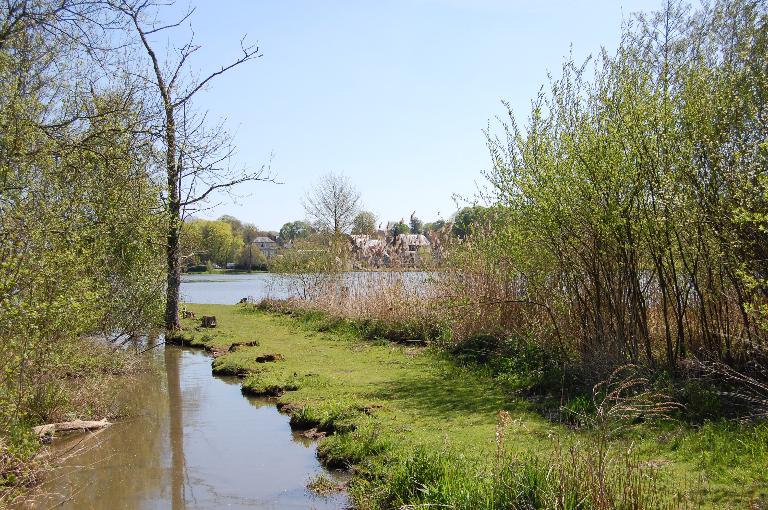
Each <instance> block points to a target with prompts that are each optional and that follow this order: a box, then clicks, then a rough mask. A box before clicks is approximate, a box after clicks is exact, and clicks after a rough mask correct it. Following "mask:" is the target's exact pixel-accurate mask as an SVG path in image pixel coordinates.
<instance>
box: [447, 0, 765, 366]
mask: <svg viewBox="0 0 768 510" xmlns="http://www.w3.org/2000/svg"><path fill="white" fill-rule="evenodd" d="M766 24H768V14H767V9H766V2H762V1H758V2H755V1H746V0H729V1H725V0H723V1H719V2H715V3H714V4H713V5H712V6H710V7H709V8H707V9H701V10H699V11H696V12H694V11H688V10H685V9H684V8H683V6H682V5H681V4H678V3H676V2H670V3H669V5H668V6H667V9H665V10H664V11H662V12H659V13H657V14H655V15H653V16H649V17H642V16H640V17H636V18H634V20H633V21H632V22H630V23H629V24H627V26H626V27H625V29H624V33H623V37H622V43H621V45H620V47H619V49H618V50H617V52H616V53H615V54H613V55H609V54H608V53H607V52H605V51H604V52H602V53H601V54H600V55H599V56H598V57H597V58H595V59H594V60H591V61H589V62H587V63H586V64H584V65H582V66H579V65H576V64H574V63H573V62H570V61H569V62H566V63H565V64H564V66H563V70H562V75H561V76H560V77H559V78H558V79H555V80H553V81H552V82H551V83H550V87H549V89H548V90H546V91H543V92H542V93H541V94H540V95H539V97H538V98H537V99H536V100H535V101H534V103H533V109H532V111H531V114H530V116H529V118H528V122H527V124H526V125H525V127H521V126H519V125H518V124H517V123H516V121H515V117H514V114H513V112H511V111H510V112H509V118H508V120H507V121H506V122H503V123H502V133H501V134H500V135H493V134H491V133H489V135H488V146H489V148H490V153H491V156H492V162H493V166H492V168H491V169H490V170H489V171H488V172H487V178H488V182H489V186H488V196H487V197H486V198H487V199H488V200H489V202H491V203H492V204H493V206H492V207H491V208H490V209H489V210H488V212H487V221H486V225H485V226H481V228H477V229H475V231H474V232H473V235H472V236H470V238H469V239H468V240H467V241H466V242H465V243H464V244H463V245H462V246H461V248H460V249H458V250H457V253H456V257H457V262H458V265H459V266H460V271H457V272H456V274H455V275H454V279H455V280H454V287H455V288H456V290H455V296H456V300H457V301H460V302H463V303H464V304H465V305H466V306H467V307H468V308H471V309H472V310H474V312H473V313H475V314H476V315H477V316H479V317H480V318H481V319H482V320H483V321H485V322H488V321H489V320H491V321H495V324H498V325H499V326H500V327H501V329H503V330H505V331H506V332H507V333H515V334H520V335H524V336H525V337H534V338H538V339H539V341H540V342H542V343H543V344H546V345H548V346H551V348H552V349H556V350H558V351H559V352H563V353H568V354H569V355H570V356H572V357H573V358H575V359H578V360H580V362H581V363H582V364H583V365H585V366H588V367H589V372H588V373H590V374H592V376H593V377H596V378H599V377H602V376H605V375H606V374H607V373H609V372H610V371H611V370H612V369H613V368H614V367H616V366H618V365H621V364H624V363H627V362H630V363H635V364H644V365H646V366H649V367H652V368H655V369H661V370H664V371H666V372H667V373H669V374H670V375H672V376H673V377H674V376H676V375H678V374H680V373H681V371H682V362H683V361H684V360H686V359H689V358H691V357H696V358H701V359H716V360H721V361H725V362H727V363H729V364H731V365H732V366H734V367H738V368H739V369H743V370H747V371H748V370H750V364H751V363H752V362H754V361H755V356H756V354H755V353H756V352H759V349H758V348H759V347H760V346H765V345H766V340H767V337H766V328H765V315H764V314H765V309H766V308H765V307H766V302H768V301H767V300H766V298H767V297H768V286H767V285H766V276H767V274H768V268H767V267H766V260H768V257H766V246H768V243H766V242H765V235H766V231H767V228H768V223H767V221H766V220H767V218H768V217H767V216H766V212H768V200H767V198H768V195H767V193H768V188H766V184H767V182H766V169H768V143H767V142H766V140H767V139H768V110H767V109H766V97H768V69H767V68H766V62H768V30H766ZM470 315H471V314H468V313H467V314H465V316H470Z"/></svg>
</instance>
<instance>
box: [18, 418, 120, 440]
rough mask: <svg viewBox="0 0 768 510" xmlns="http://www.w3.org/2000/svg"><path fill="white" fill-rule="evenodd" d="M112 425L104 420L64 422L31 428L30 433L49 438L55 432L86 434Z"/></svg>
mask: <svg viewBox="0 0 768 510" xmlns="http://www.w3.org/2000/svg"><path fill="white" fill-rule="evenodd" d="M110 425H112V424H111V423H110V422H108V421H107V420H106V419H104V420H99V421H83V420H74V421H65V422H62V423H49V424H47V425H38V426H37V427H33V428H32V431H33V432H34V433H35V434H36V435H37V436H39V437H43V436H50V435H53V434H56V433H57V432H88V431H92V430H99V429H104V428H107V427H109V426H110Z"/></svg>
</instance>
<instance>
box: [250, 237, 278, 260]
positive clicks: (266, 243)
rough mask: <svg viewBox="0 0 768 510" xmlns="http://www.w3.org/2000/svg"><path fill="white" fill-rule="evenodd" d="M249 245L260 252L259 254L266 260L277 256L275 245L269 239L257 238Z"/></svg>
mask: <svg viewBox="0 0 768 510" xmlns="http://www.w3.org/2000/svg"><path fill="white" fill-rule="evenodd" d="M251 244H252V245H254V246H256V247H257V248H258V249H259V250H261V253H263V254H264V256H265V257H267V258H268V259H269V258H272V257H274V256H275V255H276V254H277V243H276V242H275V241H273V240H272V239H270V238H269V237H263V236H260V237H257V238H256V239H254V240H253V241H252V242H251Z"/></svg>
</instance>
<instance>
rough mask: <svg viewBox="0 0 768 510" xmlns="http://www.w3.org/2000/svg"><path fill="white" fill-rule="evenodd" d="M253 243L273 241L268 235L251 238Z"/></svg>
mask: <svg viewBox="0 0 768 510" xmlns="http://www.w3.org/2000/svg"><path fill="white" fill-rule="evenodd" d="M253 242H254V243H274V241H273V240H272V239H270V238H269V237H257V238H256V239H254V240H253Z"/></svg>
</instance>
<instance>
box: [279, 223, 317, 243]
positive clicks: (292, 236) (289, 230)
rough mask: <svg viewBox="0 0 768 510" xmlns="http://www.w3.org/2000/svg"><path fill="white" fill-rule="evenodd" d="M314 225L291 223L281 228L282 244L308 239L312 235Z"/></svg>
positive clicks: (280, 237)
mask: <svg viewBox="0 0 768 510" xmlns="http://www.w3.org/2000/svg"><path fill="white" fill-rule="evenodd" d="M312 231H313V229H312V225H310V224H309V223H307V222H306V221H301V220H298V221H290V222H288V223H286V224H285V225H283V226H282V227H281V228H280V233H279V235H278V237H279V239H280V242H282V243H290V242H293V241H296V240H297V239H306V238H307V237H309V235H310V234H311V233H312Z"/></svg>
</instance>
